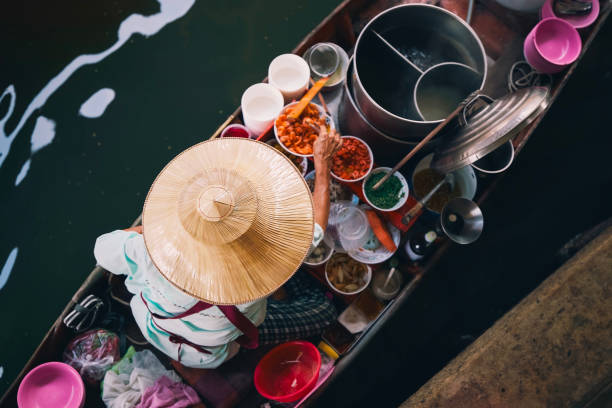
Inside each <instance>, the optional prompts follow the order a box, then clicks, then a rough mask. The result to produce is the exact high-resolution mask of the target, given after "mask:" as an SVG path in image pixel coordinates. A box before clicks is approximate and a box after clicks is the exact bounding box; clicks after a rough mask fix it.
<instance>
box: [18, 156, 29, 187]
mask: <svg viewBox="0 0 612 408" xmlns="http://www.w3.org/2000/svg"><path fill="white" fill-rule="evenodd" d="M31 164H32V159H28V160H26V162H25V163H23V166H21V170H19V174H17V177H15V186H18V185H19V184H21V182H22V181H23V179H24V178H25V177H26V176H27V175H28V171H30V165H31Z"/></svg>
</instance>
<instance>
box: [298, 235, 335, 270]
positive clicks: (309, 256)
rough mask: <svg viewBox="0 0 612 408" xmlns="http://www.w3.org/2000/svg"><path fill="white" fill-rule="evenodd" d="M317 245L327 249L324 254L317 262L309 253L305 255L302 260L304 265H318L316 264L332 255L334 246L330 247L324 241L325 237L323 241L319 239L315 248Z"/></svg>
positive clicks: (323, 261)
mask: <svg viewBox="0 0 612 408" xmlns="http://www.w3.org/2000/svg"><path fill="white" fill-rule="evenodd" d="M319 247H325V249H326V250H327V253H326V255H325V256H324V257H323V258H322V259H321V260H320V261H318V262H316V261H312V260H311V259H312V258H311V255H308V256H307V257H306V259H305V260H304V264H305V265H310V266H318V265H323V264H324V263H325V262H327V261H329V258H331V257H332V255H333V254H334V248H332V247H331V246H330V245H329V244H328V243H327V242H326V241H325V239H324V240H323V241H321V243H320V244H319V245H318V246H317V248H319ZM317 248H315V249H313V251H315V250H316V249H317Z"/></svg>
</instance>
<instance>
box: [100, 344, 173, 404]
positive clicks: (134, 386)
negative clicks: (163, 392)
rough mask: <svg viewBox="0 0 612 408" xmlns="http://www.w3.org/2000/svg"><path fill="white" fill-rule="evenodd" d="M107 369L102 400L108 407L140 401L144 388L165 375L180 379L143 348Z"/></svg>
mask: <svg viewBox="0 0 612 408" xmlns="http://www.w3.org/2000/svg"><path fill="white" fill-rule="evenodd" d="M116 371H118V373H117V372H115V370H108V371H107V372H106V374H105V375H104V382H103V385H102V401H104V403H105V404H106V406H107V407H108V408H132V407H134V406H136V405H137V404H138V403H139V402H140V398H141V396H142V394H143V393H144V392H145V390H146V389H147V388H149V387H151V386H152V385H153V384H155V381H157V380H158V379H159V378H161V376H163V375H165V376H166V377H168V378H169V379H170V380H172V381H173V382H179V381H181V378H180V377H179V376H178V375H177V374H176V373H175V372H174V370H166V368H165V367H164V366H163V365H162V364H161V363H160V362H159V360H158V359H157V357H155V355H154V354H153V353H152V352H151V351H150V350H143V351H140V352H137V353H134V355H133V356H132V357H131V358H130V359H124V360H122V361H121V362H119V364H118V366H117V369H116Z"/></svg>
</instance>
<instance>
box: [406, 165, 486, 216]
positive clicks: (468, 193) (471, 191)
mask: <svg viewBox="0 0 612 408" xmlns="http://www.w3.org/2000/svg"><path fill="white" fill-rule="evenodd" d="M432 158H433V153H431V154H428V155H427V156H425V157H423V158H422V159H421V160H420V161H419V162H418V164H417V165H416V167H415V169H414V171H413V172H412V178H411V182H412V195H413V196H414V197H415V198H416V199H420V198H422V197H419V196H417V194H416V191H415V189H414V176H415V175H416V174H418V173H420V172H421V171H423V170H425V169H428V168H430V164H431V159H432ZM453 175H454V177H455V187H454V188H456V189H458V190H459V192H460V194H459V197H463V198H467V199H468V200H471V199H473V198H474V196H475V195H476V188H477V187H478V182H477V180H476V174H475V173H474V169H473V168H472V166H465V167H462V168H460V169H458V170H455V171H453ZM425 209H426V210H427V212H429V213H430V214H435V215H440V213H439V212H437V211H435V210H432V209H431V208H429V207H428V206H427V204H425Z"/></svg>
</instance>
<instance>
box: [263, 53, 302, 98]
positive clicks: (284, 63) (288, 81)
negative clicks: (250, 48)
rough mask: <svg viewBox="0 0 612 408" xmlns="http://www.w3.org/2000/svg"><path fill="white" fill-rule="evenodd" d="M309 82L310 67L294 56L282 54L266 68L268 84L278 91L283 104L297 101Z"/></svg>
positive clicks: (300, 58)
mask: <svg viewBox="0 0 612 408" xmlns="http://www.w3.org/2000/svg"><path fill="white" fill-rule="evenodd" d="M309 80H310V67H309V66H308V63H307V62H306V61H305V60H304V58H302V57H300V56H297V55H295V54H282V55H279V56H278V57H276V58H274V59H273V60H272V62H271V63H270V66H269V67H268V83H269V84H270V85H272V86H273V87H275V88H276V89H278V90H279V91H280V92H281V93H282V94H283V97H284V98H285V102H290V101H292V100H294V99H295V100H297V99H299V98H300V97H301V96H302V95H303V94H304V92H306V88H308V82H309Z"/></svg>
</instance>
